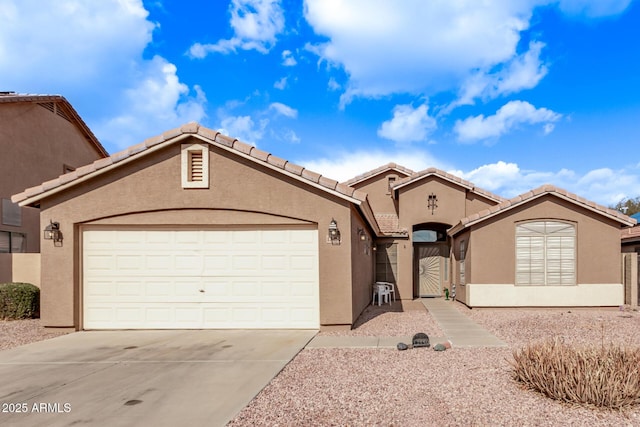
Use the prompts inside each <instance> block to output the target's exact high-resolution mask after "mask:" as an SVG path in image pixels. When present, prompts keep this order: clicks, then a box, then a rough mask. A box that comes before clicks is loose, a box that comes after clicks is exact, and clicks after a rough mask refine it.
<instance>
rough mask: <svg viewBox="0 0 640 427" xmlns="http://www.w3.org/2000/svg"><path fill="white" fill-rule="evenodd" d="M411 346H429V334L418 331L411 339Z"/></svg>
mask: <svg viewBox="0 0 640 427" xmlns="http://www.w3.org/2000/svg"><path fill="white" fill-rule="evenodd" d="M412 344H413V348H418V347H429V346H430V344H429V336H428V335H427V334H425V333H424V332H418V333H417V334H415V335H414V336H413V339H412Z"/></svg>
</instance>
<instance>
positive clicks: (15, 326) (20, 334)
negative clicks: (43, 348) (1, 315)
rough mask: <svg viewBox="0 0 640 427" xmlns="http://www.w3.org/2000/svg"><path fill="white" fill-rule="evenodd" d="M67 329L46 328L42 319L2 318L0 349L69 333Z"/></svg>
mask: <svg viewBox="0 0 640 427" xmlns="http://www.w3.org/2000/svg"><path fill="white" fill-rule="evenodd" d="M67 333H69V332H67V331H56V330H55V329H45V328H44V327H43V326H42V324H41V323H40V319H24V320H0V350H7V349H9V348H13V347H18V346H20V345H24V344H29V343H32V342H36V341H42V340H46V339H49V338H53V337H57V336H60V335H64V334H67Z"/></svg>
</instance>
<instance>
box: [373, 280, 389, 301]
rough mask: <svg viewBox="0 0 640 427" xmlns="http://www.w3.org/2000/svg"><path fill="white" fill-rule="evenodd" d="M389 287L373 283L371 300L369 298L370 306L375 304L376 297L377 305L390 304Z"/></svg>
mask: <svg viewBox="0 0 640 427" xmlns="http://www.w3.org/2000/svg"><path fill="white" fill-rule="evenodd" d="M390 295H391V287H390V286H389V285H387V284H382V283H374V284H373V298H371V305H374V304H375V301H376V296H377V297H378V305H379V306H380V305H382V302H383V301H384V302H388V303H389V304H391V300H390V297H389V296H390Z"/></svg>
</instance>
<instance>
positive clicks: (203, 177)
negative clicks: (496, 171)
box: [181, 144, 209, 188]
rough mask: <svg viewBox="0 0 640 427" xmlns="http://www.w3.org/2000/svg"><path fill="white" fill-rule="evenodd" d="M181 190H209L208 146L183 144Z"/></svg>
mask: <svg viewBox="0 0 640 427" xmlns="http://www.w3.org/2000/svg"><path fill="white" fill-rule="evenodd" d="M181 157H182V160H181V163H182V173H181V175H182V188H209V145H208V144H183V145H182V149H181Z"/></svg>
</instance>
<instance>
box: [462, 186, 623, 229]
mask: <svg viewBox="0 0 640 427" xmlns="http://www.w3.org/2000/svg"><path fill="white" fill-rule="evenodd" d="M546 194H552V195H557V196H559V197H563V198H565V199H567V200H569V201H571V202H573V203H575V204H577V205H581V206H583V207H586V208H587V209H591V210H593V211H596V212H598V213H601V214H603V215H608V216H610V217H613V218H615V219H617V220H619V221H620V222H622V223H626V224H628V225H630V222H631V221H634V220H633V219H632V218H629V217H628V216H626V215H624V214H623V213H621V212H618V211H617V210H615V209H610V208H607V207H605V206H602V205H599V204H597V203H595V202H592V201H590V200H587V199H585V198H583V197H579V196H577V195H576V194H574V193H571V192H569V191H567V190H564V189H562V188H558V187H556V186H554V185H550V184H545V185H542V186H540V187H538V188H534V189H533V190H531V191H527V192H526V193H523V194H521V195H519V196H516V197H514V198H512V199H509V200H505V201H503V202H501V203H499V204H497V205H495V206H492V207H490V208H489V209H484V210H482V211H480V212H478V213H475V214H473V215H469V216H468V217H466V218H463V219H462V220H460V224H461V225H463V226H466V225H467V224H469V223H475V222H477V221H481V220H483V219H484V218H486V217H489V216H492V215H494V214H496V213H499V212H502V211H506V210H509V209H510V208H512V207H515V206H518V205H522V204H523V203H526V202H527V201H529V200H532V199H535V198H537V197H539V196H542V195H546ZM456 228H459V226H456V227H454V229H456ZM455 232H456V233H457V231H455Z"/></svg>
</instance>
